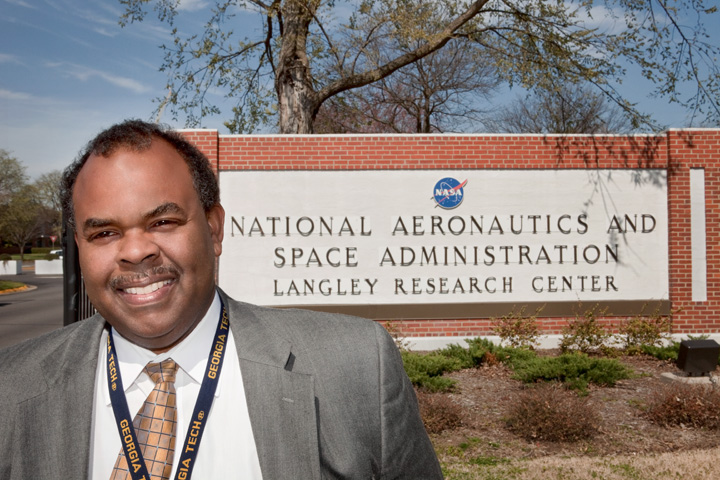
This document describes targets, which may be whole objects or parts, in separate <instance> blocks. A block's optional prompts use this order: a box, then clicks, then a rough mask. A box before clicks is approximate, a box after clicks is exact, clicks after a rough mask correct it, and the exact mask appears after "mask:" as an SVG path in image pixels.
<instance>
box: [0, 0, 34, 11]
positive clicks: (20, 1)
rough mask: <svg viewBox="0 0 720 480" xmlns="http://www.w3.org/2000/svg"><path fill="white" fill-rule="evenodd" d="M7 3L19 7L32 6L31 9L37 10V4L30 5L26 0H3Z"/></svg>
mask: <svg viewBox="0 0 720 480" xmlns="http://www.w3.org/2000/svg"><path fill="white" fill-rule="evenodd" d="M5 1H6V2H7V3H11V4H13V5H17V6H19V7H25V8H32V9H33V10H37V8H38V7H37V6H35V5H31V4H29V3H28V2H24V1H23V0H5Z"/></svg>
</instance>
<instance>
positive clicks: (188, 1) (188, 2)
mask: <svg viewBox="0 0 720 480" xmlns="http://www.w3.org/2000/svg"><path fill="white" fill-rule="evenodd" d="M208 5H209V2H207V1H206V0H180V2H179V4H178V10H185V11H188V12H196V11H198V10H202V9H203V8H206V7H207V6H208Z"/></svg>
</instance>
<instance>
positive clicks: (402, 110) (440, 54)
mask: <svg viewBox="0 0 720 480" xmlns="http://www.w3.org/2000/svg"><path fill="white" fill-rule="evenodd" d="M490 60H491V59H489V58H487V57H486V56H484V55H483V52H482V51H481V50H478V49H476V48H474V47H473V46H471V45H468V44H467V43H464V42H461V41H459V40H452V41H451V42H449V44H448V45H447V46H446V48H443V49H442V50H439V51H437V52H435V53H432V54H430V55H428V56H427V57H425V58H422V59H420V60H418V61H417V62H414V63H412V64H410V65H408V66H406V67H404V68H402V69H400V70H398V71H397V72H395V73H394V74H393V75H391V76H389V77H386V78H384V79H382V80H380V81H378V82H375V83H372V84H370V85H367V86H365V87H363V88H359V89H356V90H350V91H348V92H345V93H344V94H341V95H337V96H335V97H332V98H330V99H328V101H326V102H325V103H324V104H323V106H322V107H321V109H320V111H319V113H318V116H317V118H316V119H315V132H317V133H345V132H378V133H380V132H381V133H413V132H414V133H432V132H446V131H463V130H469V129H472V128H475V127H474V125H478V124H479V122H480V119H481V118H482V116H483V115H484V114H485V113H486V112H485V111H484V110H483V106H484V104H482V102H481V100H483V99H486V98H487V97H488V96H489V95H490V94H491V92H492V91H493V90H494V89H495V87H496V86H497V84H498V77H497V75H495V71H494V68H493V67H492V65H491V62H490Z"/></svg>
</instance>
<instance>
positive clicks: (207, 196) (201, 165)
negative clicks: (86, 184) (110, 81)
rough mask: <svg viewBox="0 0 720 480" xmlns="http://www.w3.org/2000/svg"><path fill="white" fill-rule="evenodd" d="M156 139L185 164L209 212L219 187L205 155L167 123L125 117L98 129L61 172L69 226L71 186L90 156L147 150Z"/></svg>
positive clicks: (72, 214)
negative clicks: (109, 125) (129, 150)
mask: <svg viewBox="0 0 720 480" xmlns="http://www.w3.org/2000/svg"><path fill="white" fill-rule="evenodd" d="M157 138H159V139H162V140H164V141H166V142H168V143H169V144H170V145H171V146H172V147H173V148H174V149H175V150H176V151H177V152H178V153H179V154H180V156H181V157H182V158H183V159H184V160H185V163H187V165H188V167H189V168H190V174H191V176H192V179H193V186H194V187H195V191H196V192H197V194H198V197H199V198H200V203H202V206H203V208H204V209H205V211H206V212H208V211H209V210H210V209H211V208H212V207H214V206H215V205H218V204H219V203H220V188H219V187H218V182H217V178H216V177H215V172H213V169H212V167H211V165H210V161H209V160H208V158H207V157H206V156H205V155H204V154H203V153H202V152H201V151H200V150H199V149H198V148H197V147H196V146H195V145H193V144H192V143H190V142H189V141H188V140H187V139H186V138H185V137H184V136H183V135H182V134H180V133H178V132H176V131H173V130H171V129H170V128H168V127H166V126H163V125H158V124H155V123H149V122H145V121H142V120H126V121H124V122H122V123H118V124H116V125H113V126H112V127H110V128H108V129H106V130H103V131H102V132H100V133H99V134H98V135H97V136H96V137H95V138H94V139H92V140H91V141H90V142H89V143H88V144H87V145H86V146H85V148H84V149H83V150H82V151H81V152H80V154H79V156H78V158H77V159H75V161H74V162H73V163H72V164H70V166H68V167H67V168H66V169H65V171H64V172H63V176H62V180H61V182H60V200H61V202H62V209H63V215H64V217H65V219H66V220H67V222H68V225H69V226H70V227H71V228H73V229H74V228H75V212H74V205H73V199H72V195H73V189H74V188H75V181H76V180H77V177H78V175H79V174H80V170H82V167H83V166H84V165H85V162H87V160H88V158H90V156H91V155H99V156H102V157H109V156H110V155H112V154H113V153H114V152H116V151H117V150H118V149H121V148H125V149H131V150H134V151H137V152H141V151H144V150H147V149H149V148H150V147H151V145H152V141H153V139H157Z"/></svg>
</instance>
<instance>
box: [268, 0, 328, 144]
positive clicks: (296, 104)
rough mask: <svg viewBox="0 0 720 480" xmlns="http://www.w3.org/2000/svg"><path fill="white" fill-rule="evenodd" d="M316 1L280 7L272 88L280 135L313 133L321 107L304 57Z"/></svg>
mask: <svg viewBox="0 0 720 480" xmlns="http://www.w3.org/2000/svg"><path fill="white" fill-rule="evenodd" d="M316 8H317V0H310V1H307V0H288V1H285V2H283V4H282V7H281V9H282V18H284V19H287V20H288V21H287V22H286V23H285V24H284V25H283V29H284V32H283V42H282V47H281V49H280V57H279V59H278V68H277V74H276V76H275V89H276V90H277V95H278V107H279V117H280V125H279V128H280V133H284V134H292V133H313V120H314V119H315V115H316V114H317V111H318V109H319V108H320V103H319V101H318V95H317V92H315V90H314V89H313V82H312V76H311V74H310V62H309V61H308V58H307V35H308V29H309V26H310V22H311V21H312V20H313V12H314V11H315V9H316Z"/></svg>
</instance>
